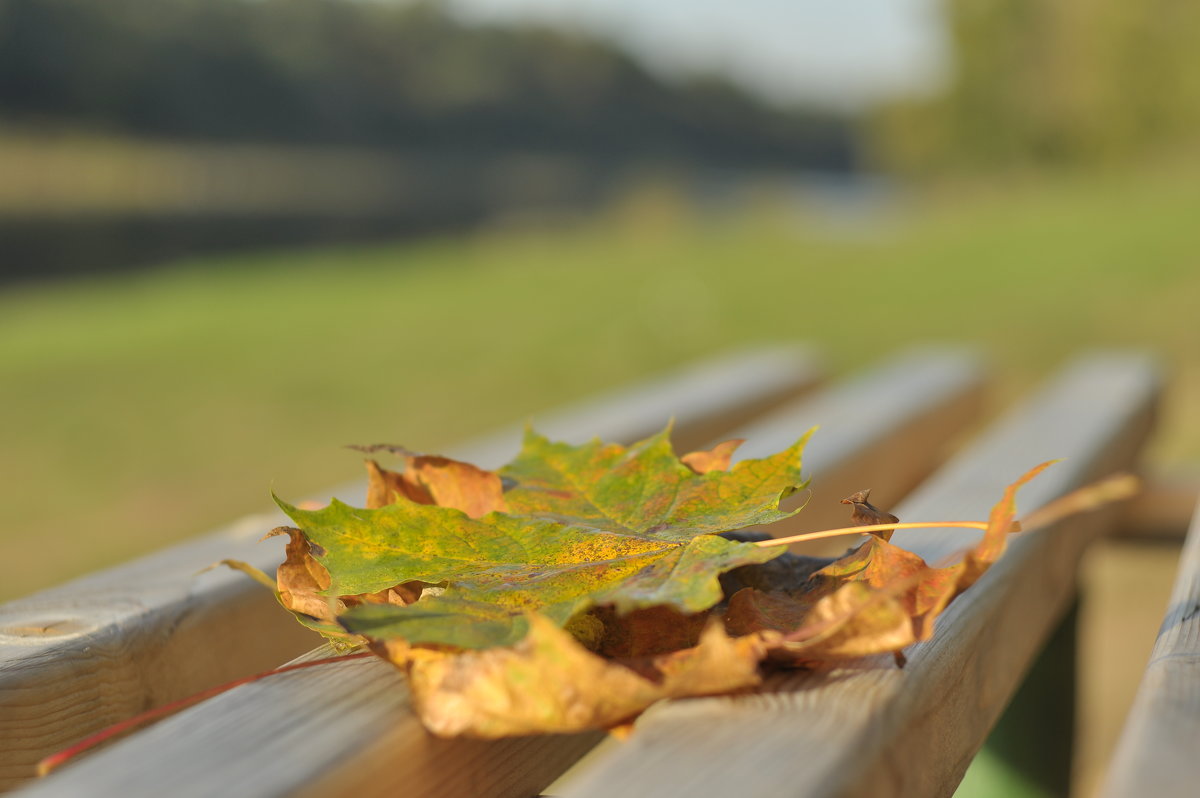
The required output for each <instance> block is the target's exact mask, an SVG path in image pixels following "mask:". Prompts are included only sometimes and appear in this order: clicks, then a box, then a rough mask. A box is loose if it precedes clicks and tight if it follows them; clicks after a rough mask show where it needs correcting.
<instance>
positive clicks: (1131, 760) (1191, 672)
mask: <svg viewBox="0 0 1200 798" xmlns="http://www.w3.org/2000/svg"><path fill="white" fill-rule="evenodd" d="M1197 790H1200V505H1198V506H1197V507H1196V512H1195V515H1194V516H1193V518H1192V525H1191V529H1190V531H1189V532H1188V535H1187V540H1186V542H1185V543H1184V547H1183V553H1182V555H1181V557H1180V560H1179V575H1178V577H1177V578H1176V580H1175V587H1174V590H1173V591H1172V592H1171V600H1170V605H1169V606H1168V609H1167V616H1166V619H1165V620H1164V621H1163V624H1162V628H1161V629H1160V630H1159V633H1158V640H1157V641H1156V642H1155V644H1154V651H1153V653H1151V655H1150V663H1149V665H1147V666H1146V674H1145V676H1144V677H1143V679H1142V683H1141V686H1140V687H1139V688H1138V694H1137V698H1135V699H1134V703H1133V708H1132V709H1131V710H1130V712H1129V718H1128V720H1126V722H1125V729H1124V731H1123V732H1122V734H1121V740H1120V742H1119V743H1118V744H1117V751H1116V754H1115V755H1114V757H1113V760H1112V769H1111V771H1110V773H1109V777H1108V781H1107V783H1106V784H1105V787H1104V789H1103V790H1102V795H1104V796H1105V798H1134V797H1135V796H1138V797H1139V798H1140V796H1144V795H1153V796H1156V798H1173V796H1179V798H1184V796H1193V795H1195V794H1196V792H1197Z"/></svg>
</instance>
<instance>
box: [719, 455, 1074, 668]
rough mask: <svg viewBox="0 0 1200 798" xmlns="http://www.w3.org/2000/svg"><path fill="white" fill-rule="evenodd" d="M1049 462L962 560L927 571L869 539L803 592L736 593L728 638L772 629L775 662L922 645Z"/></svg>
mask: <svg viewBox="0 0 1200 798" xmlns="http://www.w3.org/2000/svg"><path fill="white" fill-rule="evenodd" d="M1049 465H1050V463H1043V464H1041V465H1039V466H1037V467H1036V468H1033V469H1031V470H1030V471H1029V472H1028V473H1026V474H1025V475H1023V476H1022V477H1021V478H1020V479H1018V480H1017V481H1016V482H1014V483H1013V484H1011V485H1009V486H1008V488H1007V489H1006V490H1005V492H1004V496H1003V498H1001V500H1000V501H999V502H998V503H997V504H996V506H995V507H994V508H993V509H992V512H991V515H990V516H989V518H988V528H987V530H986V531H985V532H984V536H983V539H982V540H980V541H979V543H978V544H977V545H976V546H975V547H974V548H972V549H971V550H969V551H968V552H966V554H965V555H964V556H963V559H962V561H961V562H958V563H956V564H954V565H951V566H948V567H945V568H933V567H930V566H929V565H927V564H926V563H925V561H924V560H923V559H922V558H921V557H919V556H917V555H916V554H913V553H912V552H910V551H906V550H905V549H902V548H900V547H898V546H894V545H892V544H891V543H888V542H887V541H885V540H883V539H881V538H879V537H871V538H869V539H868V540H867V541H866V542H865V543H863V544H862V545H861V546H859V547H858V548H857V549H855V550H854V551H852V552H850V553H849V554H848V555H846V556H845V557H843V558H842V559H840V560H837V561H835V562H833V563H831V564H829V565H827V566H826V567H824V568H822V569H821V570H819V571H817V572H816V573H814V574H813V575H812V576H811V577H810V578H809V580H808V582H807V583H806V584H805V585H804V586H803V588H802V589H801V590H798V591H793V592H773V593H764V592H761V591H756V590H752V589H746V590H742V591H739V592H738V593H737V594H735V595H734V596H733V599H732V600H731V601H730V608H729V612H728V613H727V615H726V623H727V628H728V629H729V631H730V632H732V633H734V634H748V633H753V632H763V631H768V630H770V631H777V632H780V633H784V634H785V635H786V638H787V639H786V641H785V642H784V643H783V644H781V645H780V646H779V647H778V649H777V650H776V652H775V656H785V655H786V656H795V657H796V658H798V659H800V660H803V661H812V660H836V659H844V658H853V657H861V656H866V655H870V654H880V653H885V652H896V651H899V650H900V649H901V648H903V647H904V646H907V645H909V644H911V643H914V642H917V641H921V640H927V639H929V637H930V636H932V634H933V627H934V622H935V621H936V620H937V618H938V616H939V615H940V614H941V613H942V611H943V610H944V609H945V608H946V606H947V605H948V604H949V603H950V602H951V601H953V600H954V598H955V597H957V596H958V595H960V594H961V593H962V592H963V591H964V590H966V589H967V588H968V587H970V586H971V585H973V584H974V583H975V582H976V581H977V580H978V579H979V577H980V576H982V574H983V573H984V571H986V570H987V569H988V567H990V566H991V564H992V563H993V562H995V561H996V560H997V559H998V558H999V557H1000V555H1001V554H1003V553H1004V549H1005V546H1006V544H1007V539H1008V534H1009V532H1010V531H1011V530H1012V528H1013V519H1014V517H1015V515H1016V503H1015V499H1016V492H1017V490H1018V489H1019V488H1020V487H1021V486H1022V485H1024V484H1025V483H1026V482H1028V481H1029V480H1031V479H1033V478H1034V477H1035V476H1037V475H1038V474H1040V473H1041V472H1042V471H1043V470H1044V469H1045V468H1047V467H1048V466H1049Z"/></svg>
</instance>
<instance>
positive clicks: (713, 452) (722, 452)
mask: <svg viewBox="0 0 1200 798" xmlns="http://www.w3.org/2000/svg"><path fill="white" fill-rule="evenodd" d="M745 442H746V439H745V438H733V439H732V440H728V441H725V442H724V443H718V444H717V445H716V446H714V447H713V448H712V449H709V450H708V451H703V450H701V451H698V452H690V453H689V454H685V455H684V456H683V457H680V458H679V459H680V460H682V461H683V464H684V465H686V466H687V467H688V468H690V469H692V470H693V471H695V472H696V473H697V474H707V473H708V472H709V471H728V470H729V464H730V463H731V462H733V453H734V452H735V451H737V448H738V447H739V446H741V445H742V444H743V443H745Z"/></svg>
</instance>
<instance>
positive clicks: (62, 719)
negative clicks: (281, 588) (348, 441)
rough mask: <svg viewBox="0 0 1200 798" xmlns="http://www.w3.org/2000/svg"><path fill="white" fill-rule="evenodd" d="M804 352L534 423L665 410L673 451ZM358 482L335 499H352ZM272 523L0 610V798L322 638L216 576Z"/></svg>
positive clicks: (653, 385)
mask: <svg viewBox="0 0 1200 798" xmlns="http://www.w3.org/2000/svg"><path fill="white" fill-rule="evenodd" d="M818 374H819V367H818V365H817V362H816V359H815V358H814V357H813V355H812V354H811V353H810V352H809V351H808V350H805V349H798V348H776V349H760V350H754V351H743V352H738V353H734V354H732V355H728V356H724V357H719V358H716V359H713V360H710V361H706V362H703V363H700V364H699V365H696V366H693V367H691V368H688V369H686V370H683V371H681V372H679V373H676V374H671V375H666V376H664V377H660V378H656V379H654V380H651V381H648V382H646V383H642V384H639V385H636V386H633V387H631V388H625V389H622V390H618V391H615V392H613V393H611V394H609V395H607V396H603V397H600V398H599V399H595V400H590V401H588V402H586V403H583V404H580V405H577V406H575V407H570V408H567V409H564V410H560V411H558V412H553V413H548V414H544V415H543V416H539V418H538V424H539V428H540V429H542V430H544V431H545V432H546V433H547V434H551V435H554V436H556V437H559V438H565V439H578V438H580V437H581V436H582V437H590V436H591V435H601V436H604V437H606V438H608V439H613V440H625V441H629V442H632V441H633V440H635V439H637V438H639V437H643V436H645V435H648V434H650V433H652V432H654V431H656V430H657V429H661V427H662V426H663V425H664V424H665V423H666V422H667V420H668V419H669V418H670V417H671V416H672V415H674V417H675V421H676V427H675V431H676V434H677V436H678V438H679V439H680V440H681V441H682V442H683V445H684V446H699V445H701V444H703V443H704V442H706V441H707V440H709V439H710V438H711V437H713V436H714V435H717V434H720V433H722V432H727V431H730V430H732V429H734V428H735V427H736V426H738V425H739V424H742V423H744V422H745V421H746V420H747V419H749V418H752V417H753V416H755V415H757V414H758V413H761V412H762V411H763V410H764V409H767V408H770V407H772V406H775V405H778V404H780V403H781V402H785V401H787V400H789V399H792V398H794V397H795V396H796V395H797V394H799V393H802V392H804V391H805V390H807V389H809V388H811V387H812V385H813V384H814V383H815V382H816V380H817V378H818ZM521 435H522V425H515V426H513V427H512V428H510V429H507V430H504V431H502V432H500V433H497V434H495V435H490V436H487V437H485V438H481V439H479V440H477V441H475V442H472V443H468V444H466V445H464V446H460V447H457V448H456V449H455V451H454V452H452V454H455V455H457V456H459V457H463V458H465V459H470V460H472V461H474V462H479V463H483V464H485V465H499V464H501V463H503V462H504V461H505V460H507V459H508V458H509V457H511V456H512V455H513V454H514V453H515V452H516V451H517V449H518V448H519V445H520V440H521ZM362 493H363V487H362V484H361V483H354V484H351V485H347V486H345V488H344V489H341V490H338V491H337V492H336V494H335V495H338V496H340V497H342V498H345V499H348V500H350V499H354V498H356V497H361V495H362ZM285 520H286V519H284V517H283V516H282V515H279V514H264V515H261V516H254V517H250V518H247V519H244V520H242V521H240V522H238V523H237V524H234V525H233V526H231V527H230V528H228V529H226V530H224V531H222V532H220V533H217V534H214V535H210V536H207V537H204V538H201V539H198V540H196V541H192V542H189V543H185V544H183V545H180V546H176V547H174V548H171V549H168V550H166V551H163V552H160V553H157V554H154V555H151V556H149V557H146V558H143V559H140V560H137V561H135V562H132V563H129V564H127V565H124V566H120V567H118V568H114V569H111V570H107V571H104V572H101V573H97V574H93V575H91V576H88V577H85V578H83V579H80V580H76V581H74V582H71V583H69V584H66V585H63V586H61V587H58V588H54V589H52V590H47V591H44V592H41V593H38V594H35V595H33V596H30V597H28V598H25V599H21V600H18V601H14V602H11V603H9V604H6V605H4V606H3V607H0V789H3V788H4V787H5V786H12V785H14V784H16V783H18V782H19V781H21V780H23V779H26V778H29V777H30V776H32V775H33V767H34V765H35V764H36V762H37V761H38V760H39V759H40V758H42V757H43V756H46V755H48V754H50V753H53V752H54V751H56V750H59V749H61V748H62V747H64V746H65V745H69V744H70V743H71V742H73V741H74V740H77V739H79V738H80V737H82V736H86V735H87V734H89V733H91V732H93V731H97V730H99V729H102V728H104V727H106V726H108V725H111V724H112V723H115V722H117V721H120V720H122V719H124V718H127V717H130V716H132V715H135V714H137V713H139V712H141V711H143V710H145V709H148V708H150V707H153V706H158V705H161V704H164V703H167V702H169V701H173V700H175V699H177V698H181V697H184V696H187V695H191V694H193V693H196V692H198V691H200V690H203V689H205V688H207V687H210V686H212V685H215V684H221V683H223V682H226V681H230V680H232V679H235V678H238V677H239V676H244V675H246V674H249V673H254V672H256V671H260V670H265V669H267V668H271V667H274V666H276V665H279V664H281V663H283V662H285V661H286V660H287V659H290V658H291V657H295V656H297V655H298V654H300V653H302V652H304V651H307V650H308V649H310V648H311V647H312V646H314V645H316V644H317V643H318V642H319V641H320V638H318V637H316V636H315V635H313V634H312V633H311V632H308V631H306V630H305V629H303V628H302V627H300V626H299V625H298V624H296V623H295V622H293V621H292V620H291V619H290V618H288V617H286V615H285V614H283V613H281V612H280V610H279V607H278V605H277V604H276V603H275V601H274V599H273V598H272V597H271V595H270V594H269V593H268V592H267V591H265V590H263V589H262V588H261V587H260V586H258V585H256V584H254V583H253V582H252V581H250V580H249V579H247V578H245V577H244V576H243V575H241V574H236V573H233V572H230V571H227V570H225V569H219V570H216V571H212V572H208V573H205V574H200V575H197V572H198V571H200V570H201V569H202V568H204V567H205V566H207V565H209V564H211V563H213V562H216V561H218V560H220V559H222V558H226V557H231V558H236V559H243V560H247V561H249V562H251V563H253V564H254V565H256V566H258V567H259V568H262V569H263V570H266V571H268V572H272V571H273V570H274V568H275V566H276V565H277V564H278V563H279V562H280V561H281V560H282V559H283V554H282V546H281V545H280V541H279V539H272V540H269V541H265V542H263V543H258V542H257V541H258V538H260V537H261V536H262V534H263V532H264V531H265V530H267V529H270V528H271V527H273V526H276V525H277V524H279V523H283V522H284V521H285Z"/></svg>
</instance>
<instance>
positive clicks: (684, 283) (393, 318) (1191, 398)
mask: <svg viewBox="0 0 1200 798" xmlns="http://www.w3.org/2000/svg"><path fill="white" fill-rule="evenodd" d="M1198 177H1200V168H1197V167H1196V166H1195V165H1194V164H1187V165H1179V164H1176V165H1173V166H1172V168H1169V169H1158V170H1149V171H1142V172H1138V173H1121V174H1113V175H1105V176H1096V175H1090V176H1078V177H1061V178H1057V179H1054V180H1049V179H1046V178H1040V179H1035V178H1024V179H1018V178H1013V179H1011V180H1009V181H1007V182H1005V183H1003V184H993V185H989V186H972V187H959V188H956V189H953V190H950V189H941V190H926V191H924V192H921V193H913V194H911V195H905V194H904V193H903V192H901V193H899V194H898V195H897V196H896V198H895V201H894V202H893V203H891V206H890V207H888V208H885V209H884V210H883V211H881V212H880V213H877V214H874V215H872V216H869V217H867V218H864V219H861V220H858V221H854V222H847V221H845V220H842V221H840V222H839V223H837V224H835V225H832V226H830V225H829V224H828V220H825V219H823V216H822V214H821V213H820V212H818V211H817V210H814V209H812V208H806V207H804V206H803V205H798V204H796V203H794V202H791V201H784V200H783V199H781V198H780V197H779V196H777V195H774V194H772V193H771V192H768V191H764V192H762V193H761V194H758V195H754V196H748V197H747V198H746V201H745V202H744V203H742V204H741V205H739V206H737V207H736V208H734V209H729V208H725V209H723V210H721V211H716V210H712V209H711V208H709V209H697V208H695V207H693V206H691V205H689V203H687V202H686V201H684V200H682V199H680V197H679V195H677V194H675V193H673V192H671V191H670V190H668V189H665V188H659V189H649V190H642V191H639V192H636V193H633V194H631V195H630V196H629V197H628V198H627V199H626V200H624V201H622V202H619V203H617V204H616V205H615V206H614V207H612V208H611V209H609V210H608V211H606V212H603V213H601V214H598V215H596V216H595V217H592V218H588V219H582V220H573V221H569V222H558V223H554V224H549V223H542V224H532V223H519V224H517V223H510V224H503V225H501V224H498V225H495V226H493V227H491V228H488V229H486V230H480V231H476V232H472V233H468V234H463V235H461V236H456V237H447V238H439V239H435V240H429V241H425V242H422V243H408V244H403V245H394V246H372V247H362V248H341V249H325V250H309V251H300V252H276V253H270V254H253V255H238V256H228V257H213V258H206V259H203V260H195V261H192V262H188V263H184V264H173V265H171V266H170V267H169V268H163V269H159V270H153V271H148V272H144V273H138V274H132V275H122V276H115V277H111V278H107V279H104V280H97V281H88V282H75V283H68V284H51V285H42V286H28V287H17V288H12V289H6V290H5V292H4V294H3V295H2V296H0V386H2V387H0V409H2V411H3V419H4V421H3V446H2V448H0V473H2V474H3V480H2V482H0V484H2V485H3V490H2V497H0V500H2V501H3V516H4V519H5V523H4V524H3V527H0V559H2V561H3V562H4V563H5V564H6V567H5V569H4V573H5V579H4V580H3V581H2V582H0V598H9V597H13V596H16V595H20V594H23V593H26V592H29V591H31V590H34V589H36V588H39V587H43V586H47V585H50V584H53V583H55V582H59V581H62V580H65V579H67V578H69V577H72V576H75V575H78V574H80V573H83V572H86V571H89V570H92V569H95V568H97V567H100V566H104V565H108V564H112V563H115V562H118V561H122V560H126V559H128V558H130V557H131V556H133V555H135V554H138V553H140V552H144V551H147V550H151V549H154V548H158V547H161V546H165V545H167V544H169V543H171V542H172V541H176V540H179V539H181V538H183V537H185V536H188V535H193V534H197V533H200V532H203V531H205V530H206V529H209V528H212V527H213V526H215V525H218V524H220V523H222V522H225V521H229V520H232V519H234V518H235V517H237V516H238V515H240V514H244V513H248V512H253V511H258V510H261V509H264V508H265V507H266V506H267V505H268V491H269V490H270V489H274V490H275V491H276V492H278V493H279V494H280V495H281V496H283V497H287V498H299V497H303V496H306V495H310V494H313V493H319V491H320V489H322V488H323V487H326V486H328V485H333V484H338V483H340V482H343V481H345V480H346V479H348V478H353V477H355V476H357V473H358V469H359V468H360V464H359V457H358V456H357V455H356V454H354V453H353V452H349V451H346V450H345V449H343V448H341V447H342V445H343V444H346V443H353V442H376V441H387V442H397V443H404V444H407V445H409V446H410V447H413V448H417V449H424V450H436V449H439V448H441V447H444V446H447V445H449V444H452V443H453V442H454V441H456V440H459V439H463V438H466V437H469V436H471V435H472V434H475V433H478V432H481V431H485V430H487V429H489V428H491V427H494V426H496V425H498V424H500V423H504V422H509V421H512V420H517V419H521V418H524V417H526V416H527V415H528V414H530V413H532V412H534V411H536V410H539V409H543V408H546V407H549V406H553V405H556V404H559V403H562V402H565V401H568V400H571V399H575V398H579V397H582V396H585V395H587V394H589V393H591V392H594V391H597V390H599V389H603V388H607V387H611V386H614V385H617V384H621V383H624V382H628V381H631V380H635V379H637V378H638V377H642V376H646V375H649V374H652V373H654V372H657V371H660V370H663V369H665V368H667V367H670V366H672V365H675V364H679V363H682V362H685V361H688V360H690V359H695V358H700V357H703V356H705V355H706V354H709V353H712V352H715V351H718V350H723V349H727V348H730V347H733V346H737V345H741V344H748V343H753V342H770V341H794V340H802V341H808V342H812V343H813V344H816V345H817V346H818V347H820V349H821V350H822V351H823V352H824V353H825V354H826V356H827V359H828V363H829V364H830V366H831V368H832V369H833V370H834V371H845V370H848V369H852V368H854V367H856V366H859V365H862V364H865V363H867V362H869V361H870V360H872V359H873V358H877V357H881V356H885V355H886V354H888V353H889V352H891V351H892V350H894V349H896V348H897V347H898V346H901V345H903V344H905V343H908V342H917V341H957V342H964V343H973V344H976V345H978V346H979V347H980V348H981V349H982V350H983V351H984V352H985V353H987V354H988V355H989V356H990V358H991V360H992V362H993V365H994V370H995V372H996V374H997V375H998V376H999V377H1000V391H999V396H1000V397H1001V398H1003V397H1006V396H1011V395H1013V394H1014V393H1015V392H1016V391H1017V390H1019V389H1021V388H1023V387H1025V386H1028V385H1029V384H1031V383H1032V382H1033V381H1034V380H1036V379H1037V378H1038V377H1039V376H1041V375H1043V374H1045V373H1047V372H1048V371H1049V370H1050V369H1052V368H1053V367H1054V366H1055V365H1056V364H1058V363H1059V362H1061V361H1062V360H1063V359H1064V358H1066V357H1068V356H1070V355H1071V354H1072V353H1075V352H1078V351H1080V350H1083V349H1086V348H1090V347H1111V346H1133V347H1144V348H1149V349H1151V350H1153V351H1155V352H1157V353H1159V354H1160V355H1161V357H1162V358H1163V361H1164V363H1165V364H1166V365H1167V366H1168V368H1169V369H1170V370H1171V374H1172V377H1173V379H1174V380H1175V383H1174V386H1173V389H1174V391H1175V392H1174V394H1173V398H1172V402H1173V404H1172V405H1171V406H1170V407H1169V408H1168V412H1167V414H1166V422H1167V423H1168V424H1169V425H1170V426H1169V430H1170V435H1168V436H1165V437H1164V438H1163V440H1160V442H1159V443H1158V444H1157V445H1156V448H1155V455H1156V457H1158V458H1159V459H1163V460H1167V461H1179V460H1184V459H1188V460H1200V413H1196V412H1194V408H1195V407H1196V406H1198V405H1200V364H1198V360H1197V354H1196V353H1197V351H1198V344H1200V324H1198V323H1197V318H1196V316H1197V313H1198V308H1200V301H1198V300H1200V246H1198V244H1200V236H1198V235H1197V233H1196V220H1197V219H1200V179H1197V178H1198ZM1189 406H1190V408H1191V411H1192V412H1191V413H1190V415H1191V419H1190V420H1189V419H1188V418H1187V415H1188V414H1187V412H1186V411H1188V409H1189ZM664 421H665V419H664Z"/></svg>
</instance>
